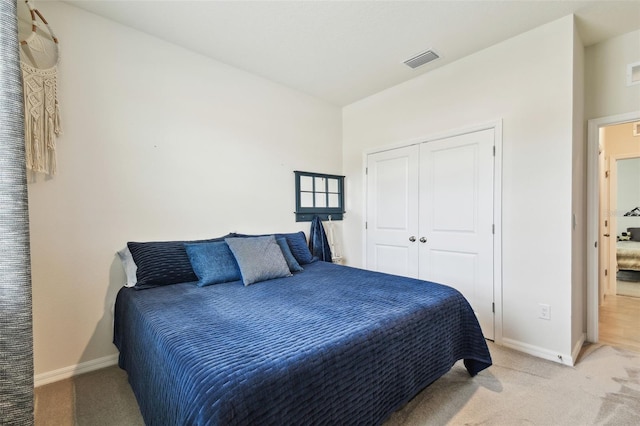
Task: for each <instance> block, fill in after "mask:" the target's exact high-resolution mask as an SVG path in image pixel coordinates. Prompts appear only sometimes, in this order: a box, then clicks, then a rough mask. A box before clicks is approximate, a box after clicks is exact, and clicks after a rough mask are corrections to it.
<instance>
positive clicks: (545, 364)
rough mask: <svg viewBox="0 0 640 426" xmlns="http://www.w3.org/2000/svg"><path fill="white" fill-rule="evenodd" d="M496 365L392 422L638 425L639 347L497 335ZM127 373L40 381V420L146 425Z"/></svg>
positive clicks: (441, 386)
mask: <svg viewBox="0 0 640 426" xmlns="http://www.w3.org/2000/svg"><path fill="white" fill-rule="evenodd" d="M490 350H491V354H492V357H493V361H494V365H493V366H491V367H490V368H489V369H487V370H485V371H483V372H481V373H480V374H479V375H478V376H476V377H475V378H470V377H469V375H468V374H467V372H466V370H465V369H464V367H463V366H462V364H461V363H457V364H456V365H455V366H454V367H453V369H452V370H451V371H450V372H449V373H448V374H446V375H445V376H443V377H442V378H440V379H439V380H438V381H436V382H435V383H433V384H432V385H431V386H429V387H428V388H426V389H425V390H424V391H422V392H421V393H420V394H419V395H418V396H416V397H415V398H414V399H413V400H412V401H410V402H409V403H408V404H407V405H405V406H404V407H403V408H402V409H401V410H399V411H398V412H396V413H394V414H393V415H392V416H391V418H390V419H388V420H387V422H386V423H385V425H386V426H396V425H541V426H542V425H544V426H547V425H567V426H572V425H575V426H582V425H616V426H622V425H638V424H640V353H635V352H630V351H625V350H621V349H615V348H613V347H611V346H600V345H590V346H587V347H585V349H584V350H583V354H582V355H581V358H580V359H579V361H578V363H577V364H576V366H575V367H573V368H572V367H566V366H563V365H560V364H556V363H553V362H549V361H544V360H541V359H538V358H535V357H532V356H529V355H525V354H522V353H520V352H517V351H513V350H510V349H506V348H502V347H499V346H496V345H494V344H492V343H490ZM142 424H143V421H142V418H141V416H140V411H139V409H138V406H137V404H136V402H135V398H134V396H133V393H132V392H131V388H130V387H129V385H128V383H127V379H126V374H125V373H124V372H123V371H122V370H120V369H118V368H117V367H110V368H106V369H103V370H99V371H96V372H92V373H87V374H84V375H81V376H77V377H76V378H74V379H69V380H64V381H61V382H57V383H53V384H51V385H46V386H42V387H39V388H37V389H36V425H56V426H64V425H80V426H84V425H100V426H109V425H114V426H120V425H122V426H125V425H126V426H130V425H131V426H135V425H142Z"/></svg>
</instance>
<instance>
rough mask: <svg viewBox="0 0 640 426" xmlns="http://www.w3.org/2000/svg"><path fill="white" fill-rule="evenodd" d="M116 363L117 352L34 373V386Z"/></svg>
mask: <svg viewBox="0 0 640 426" xmlns="http://www.w3.org/2000/svg"><path fill="white" fill-rule="evenodd" d="M117 363H118V354H115V355H109V356H105V357H102V358H98V359H93V360H91V361H87V362H82V363H80V364H76V365H70V366H68V367H64V368H61V369H59V370H53V371H48V372H46V373H40V374H36V375H35V376H34V378H33V384H34V387H38V386H42V385H46V384H49V383H53V382H57V381H58V380H63V379H68V378H69V377H73V376H77V375H78V374H82V373H88V372H90V371H94V370H99V369H101V368H105V367H110V366H112V365H116V364H117Z"/></svg>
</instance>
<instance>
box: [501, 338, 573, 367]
mask: <svg viewBox="0 0 640 426" xmlns="http://www.w3.org/2000/svg"><path fill="white" fill-rule="evenodd" d="M502 345H503V346H505V347H507V348H511V349H515V350H517V351H520V352H524V353H526V354H529V355H533V356H535V357H538V358H542V359H546V360H549V361H554V362H557V363H559V364H564V365H569V366H573V364H574V362H575V357H572V356H571V355H569V354H559V353H556V352H552V351H550V350H548V349H545V348H541V347H538V346H534V345H530V344H528V343H523V342H519V341H517V340H511V339H507V338H503V339H502Z"/></svg>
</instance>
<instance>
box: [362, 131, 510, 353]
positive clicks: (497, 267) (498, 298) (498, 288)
mask: <svg viewBox="0 0 640 426" xmlns="http://www.w3.org/2000/svg"><path fill="white" fill-rule="evenodd" d="M488 129H493V130H494V138H495V141H494V143H495V147H496V155H495V158H494V162H493V176H494V179H493V222H494V225H495V233H494V240H493V277H494V281H493V297H494V303H495V312H494V314H495V317H494V327H495V330H494V341H495V343H497V344H498V345H502V328H503V323H502V312H503V309H502V119H499V120H495V121H490V122H486V123H481V124H477V125H473V126H466V127H462V128H458V129H452V130H448V131H446V132H440V133H435V134H432V135H428V136H424V137H419V138H413V139H409V140H405V141H399V142H395V143H391V144H388V145H384V146H381V147H378V148H372V149H367V150H365V151H364V152H363V153H362V176H363V179H362V182H363V185H362V193H363V194H364V197H363V205H362V208H363V212H365V214H364V215H363V217H362V223H361V226H362V228H361V229H362V230H365V226H366V222H367V217H366V212H367V205H368V200H367V174H366V167H367V156H368V155H369V154H375V153H377V152H382V151H388V150H391V149H395V148H402V147H405V146H409V145H415V144H419V143H424V142H432V141H437V140H440V139H448V138H451V137H455V136H460V135H464V134H467V133H473V132H478V131H481V130H488ZM366 258H367V233H366V231H365V232H363V233H362V259H364V261H365V262H366Z"/></svg>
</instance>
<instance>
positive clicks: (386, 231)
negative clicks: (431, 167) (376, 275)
mask: <svg viewBox="0 0 640 426" xmlns="http://www.w3.org/2000/svg"><path fill="white" fill-rule="evenodd" d="M418 157H419V148H418V146H409V147H404V148H399V149H394V150H390V151H384V152H379V153H375V154H370V155H368V157H367V219H366V223H367V225H366V226H367V229H366V235H367V242H366V244H367V269H371V270H374V271H379V272H386V273H390V274H395V275H403V276H407V277H414V278H417V277H418V243H417V232H418V166H419V161H418ZM412 237H413V238H412ZM412 239H413V241H411V240H412Z"/></svg>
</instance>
